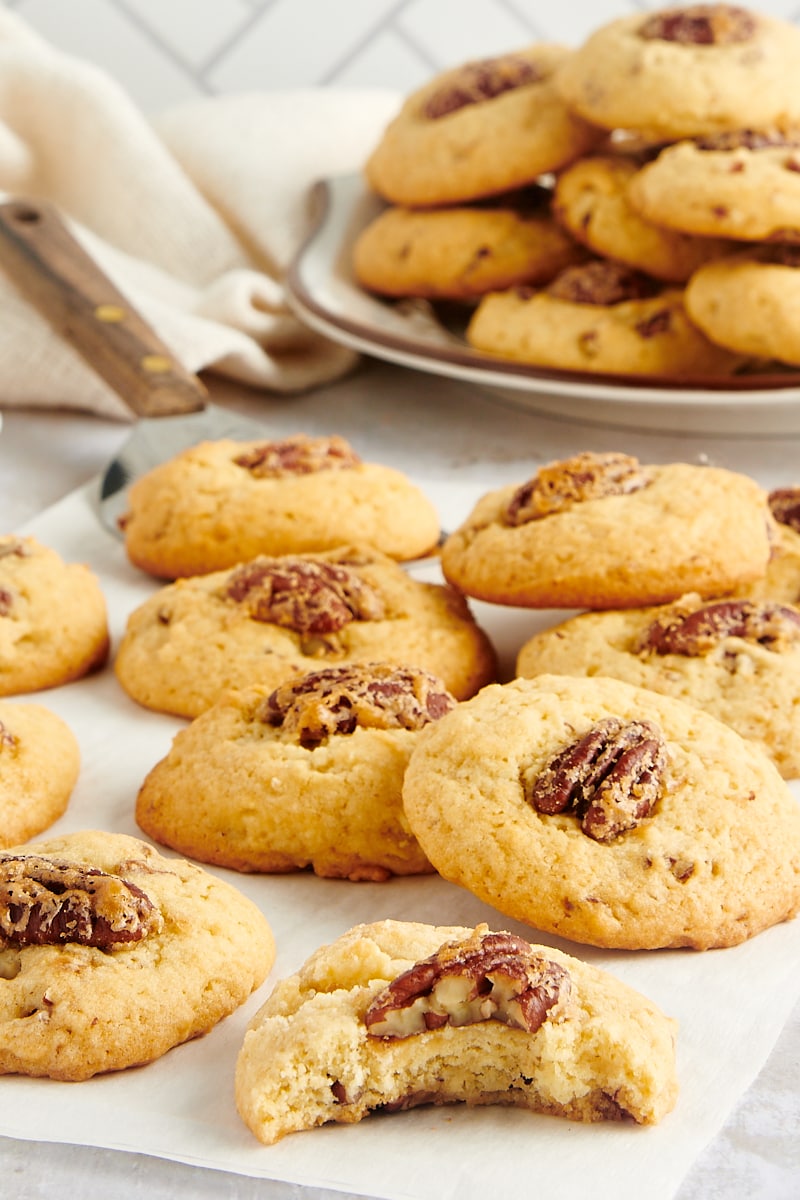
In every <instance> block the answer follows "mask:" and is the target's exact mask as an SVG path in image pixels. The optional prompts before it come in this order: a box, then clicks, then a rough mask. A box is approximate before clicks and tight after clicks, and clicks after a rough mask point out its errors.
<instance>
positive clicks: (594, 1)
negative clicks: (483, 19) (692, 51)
mask: <svg viewBox="0 0 800 1200" xmlns="http://www.w3.org/2000/svg"><path fill="white" fill-rule="evenodd" d="M656 6H657V7H661V8H664V7H666V3H665V0H656ZM514 7H515V8H516V9H518V10H519V12H520V13H523V14H524V15H525V16H526V17H527V18H528V19H529V20H530V22H531V24H532V25H533V26H534V27H535V29H536V31H537V35H538V36H537V40H542V41H551V42H560V43H561V44H562V45H564V46H579V45H580V44H581V42H583V41H585V39H586V38H587V37H588V36H589V34H590V33H593V32H594V30H595V29H598V28H599V27H600V26H601V25H606V24H608V22H609V21H615V20H617V18H618V17H629V16H631V14H632V13H635V12H638V11H640V8H641V5H639V4H636V3H635V2H634V0H631V2H629V3H626V2H625V0H560V3H558V4H542V3H541V0H514Z"/></svg>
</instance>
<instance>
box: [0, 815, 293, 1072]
mask: <svg viewBox="0 0 800 1200" xmlns="http://www.w3.org/2000/svg"><path fill="white" fill-rule="evenodd" d="M274 957H275V947H274V942H273V938H272V933H271V931H270V928H269V925H268V924H267V922H266V920H265V919H264V917H263V916H262V915H261V913H260V912H259V910H258V909H257V908H256V906H255V905H254V904H253V903H252V902H251V901H250V900H248V899H247V898H246V897H245V896H243V895H242V894H241V893H240V892H238V891H237V890H236V889H235V888H233V887H231V886H230V884H227V883H223V882H222V880H220V879H217V878H215V877H214V876H213V875H210V874H209V873H208V872H206V871H204V870H202V868H200V867H197V866H194V865H193V864H191V863H188V862H182V861H181V860H180V859H166V858H163V857H162V856H161V855H160V854H158V853H157V852H156V851H155V850H154V849H153V848H152V846H148V845H147V844H146V843H145V842H142V841H139V840H138V839H137V838H133V837H127V836H125V835H122V834H111V833H105V832H103V833H101V832H95V831H89V832H85V833H74V834H70V835H67V836H65V837H61V838H52V839H49V840H48V841H44V842H37V843H28V844H27V845H25V846H21V847H20V846H18V847H12V848H10V849H8V850H6V851H3V852H0V1074H4V1075H34V1076H49V1077H50V1078H51V1079H61V1080H82V1079H88V1078H90V1077H91V1076H92V1075H95V1074H97V1073H98V1072H104V1071H118V1070H121V1069H123V1068H125V1067H131V1066H138V1065H141V1064H143V1063H147V1062H150V1061H151V1060H152V1059H154V1058H158V1057H159V1056H160V1055H162V1054H165V1053H166V1051H167V1050H169V1049H171V1048H172V1047H173V1046H177V1045H178V1044H180V1043H181V1042H185V1041H187V1040H188V1039H189V1038H194V1037H198V1036H200V1035H201V1034H204V1033H207V1032H208V1031H209V1030H210V1029H211V1028H212V1027H213V1026H214V1025H215V1024H216V1023H217V1022H218V1021H220V1020H221V1019H222V1018H223V1017H226V1016H228V1014H229V1013H231V1012H233V1010H234V1009H236V1008H238V1007H239V1005H240V1004H242V1003H244V1001H245V1000H246V999H247V997H248V996H249V995H250V993H251V992H252V991H253V990H254V988H256V987H258V986H259V984H261V983H262V982H263V980H264V979H265V978H266V975H267V972H268V971H269V969H270V967H271V966H272V963H273V961H274Z"/></svg>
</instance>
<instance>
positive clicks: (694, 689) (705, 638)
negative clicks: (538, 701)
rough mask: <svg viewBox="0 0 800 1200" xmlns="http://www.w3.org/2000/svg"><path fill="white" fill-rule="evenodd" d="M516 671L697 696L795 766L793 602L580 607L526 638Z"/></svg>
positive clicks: (798, 654) (695, 700)
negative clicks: (587, 678)
mask: <svg viewBox="0 0 800 1200" xmlns="http://www.w3.org/2000/svg"><path fill="white" fill-rule="evenodd" d="M517 674H518V675H521V676H524V677H526V678H528V677H533V676H536V675H577V676H594V675H608V676H611V677H612V678H614V679H624V680H625V681H626V682H628V683H632V684H635V685H636V686H638V687H645V688H651V689H652V690H653V691H654V692H660V693H662V694H663V695H665V696H675V697H677V698H678V699H680V700H685V701H686V702H687V703H689V704H695V705H697V707H698V708H702V709H703V710H704V711H705V712H709V713H711V714H712V715H713V716H715V717H717V718H718V719H719V720H720V721H724V722H725V723H726V724H727V725H730V726H731V728H733V729H735V730H736V731H737V733H740V734H741V735H742V737H744V738H747V739H748V740H750V741H753V742H755V743H756V745H758V746H760V747H761V749H762V750H763V751H764V752H765V753H766V754H767V755H769V757H770V758H772V760H773V761H774V763H775V764H776V766H777V767H778V770H779V771H780V773H781V774H782V775H783V777H784V778H785V779H794V778H797V777H798V776H800V608H798V607H795V606H793V605H790V604H786V603H781V602H780V601H777V600H768V599H764V600H755V599H742V598H725V599H716V600H707V601H703V600H701V598H700V597H699V596H697V595H694V596H691V595H690V596H684V597H682V598H681V599H680V600H677V601H676V602H675V603H674V604H670V605H662V606H659V607H655V608H641V609H626V610H624V611H617V612H604V613H582V614H581V615H580V616H576V617H571V618H570V619H568V620H567V621H563V622H561V623H560V624H559V625H555V626H552V627H551V628H549V629H545V630H542V631H541V632H540V633H537V634H535V635H534V636H533V637H532V638H530V639H529V640H528V641H527V642H526V643H525V645H524V646H523V647H522V648H521V650H520V652H519V655H518V657H517Z"/></svg>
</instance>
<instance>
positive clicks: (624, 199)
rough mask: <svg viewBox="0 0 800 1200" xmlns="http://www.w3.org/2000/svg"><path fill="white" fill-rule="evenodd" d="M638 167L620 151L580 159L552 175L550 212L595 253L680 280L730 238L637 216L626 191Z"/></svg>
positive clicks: (656, 275) (725, 246)
mask: <svg viewBox="0 0 800 1200" xmlns="http://www.w3.org/2000/svg"><path fill="white" fill-rule="evenodd" d="M640 170H641V168H640V165H639V163H638V162H636V160H635V159H631V158H627V157H625V156H624V155H622V154H617V155H611V154H605V155H594V156H591V157H589V158H583V159H579V160H578V162H575V163H573V164H572V165H571V166H569V167H567V168H566V170H564V171H562V172H561V174H560V175H559V177H558V179H557V180H556V186H555V195H554V197H553V215H554V216H555V217H557V218H558V220H559V221H560V222H561V224H562V225H563V226H564V228H565V229H567V230H568V231H569V233H571V234H572V236H573V237H574V238H575V239H576V240H577V241H578V242H581V243H582V244H583V245H585V246H587V247H588V248H589V249H590V250H592V251H594V253H595V254H597V255H600V256H601V257H603V258H612V259H615V260H616V261H618V262H622V263H625V264H627V266H629V267H634V268H636V269H637V270H639V271H644V272H645V273H646V274H648V275H650V276H653V277H654V278H656V279H661V280H663V281H664V282H666V283H678V284H680V283H685V282H686V280H687V279H688V278H689V276H690V275H691V274H692V272H693V271H696V270H697V268H698V267H700V266H702V264H703V263H705V262H709V260H711V259H714V258H719V257H720V255H721V254H723V253H725V252H726V251H730V248H731V247H730V243H729V242H727V241H725V240H723V239H722V238H710V237H708V238H697V237H692V236H691V234H686V233H680V232H678V231H677V230H675V229H667V228H664V224H665V223H664V222H661V223H654V222H653V221H652V220H646V219H645V218H644V217H642V216H640V215H639V213H638V212H637V210H636V208H634V206H633V205H632V204H631V201H630V199H629V195H628V192H629V188H630V187H631V186H632V185H633V182H634V180H635V179H636V178H637V177H638V175H639V173H640Z"/></svg>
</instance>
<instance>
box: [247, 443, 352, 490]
mask: <svg viewBox="0 0 800 1200" xmlns="http://www.w3.org/2000/svg"><path fill="white" fill-rule="evenodd" d="M233 461H234V462H235V463H236V465H237V467H244V468H245V469H246V470H248V471H249V472H250V474H251V475H253V476H255V477H256V478H257V479H267V478H270V479H280V478H281V477H283V476H286V475H312V474H314V473H315V472H317V471H343V470H348V469H350V468H352V467H357V466H359V464H360V463H361V459H360V458H359V456H358V455H357V454H356V452H355V451H354V450H353V448H352V446H351V445H350V443H349V442H347V441H346V440H345V439H344V438H342V437H337V436H335V435H334V436H332V437H316V438H312V437H307V436H306V435H305V434H297V435H295V436H294V437H289V438H283V439H282V440H281V441H277V442H261V443H260V444H259V445H257V446H253V447H251V449H249V450H246V451H243V452H242V453H241V454H237V455H236V457H235V458H234V460H233Z"/></svg>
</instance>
